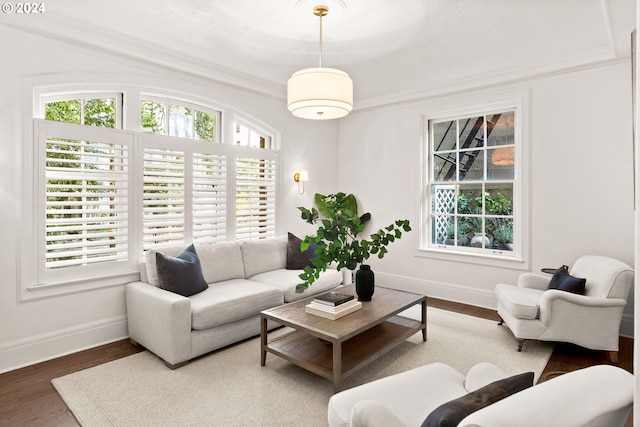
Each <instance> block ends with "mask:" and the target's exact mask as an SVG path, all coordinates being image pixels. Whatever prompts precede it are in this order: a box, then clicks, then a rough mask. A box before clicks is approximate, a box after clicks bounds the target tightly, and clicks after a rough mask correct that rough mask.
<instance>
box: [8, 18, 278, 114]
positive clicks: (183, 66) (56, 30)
mask: <svg viewBox="0 0 640 427" xmlns="http://www.w3.org/2000/svg"><path fill="white" fill-rule="evenodd" d="M0 26H6V27H9V28H12V29H15V30H19V31H24V32H27V33H30V34H33V35H36V36H40V37H44V38H47V39H53V40H56V41H59V42H62V43H65V44H68V45H72V46H74V47H77V48H81V49H84V50H90V51H91V52H92V53H96V49H97V50H98V51H99V52H100V53H105V54H108V55H117V56H119V57H121V58H122V57H124V58H127V59H130V60H133V61H135V62H138V63H140V64H146V65H153V66H160V67H162V68H164V69H167V70H171V71H178V72H182V73H186V74H188V75H190V76H194V77H199V78H204V79H206V80H210V81H212V82H217V83H222V84H224V85H228V86H231V87H233V88H236V89H239V90H242V91H248V92H250V93H253V94H255V95H259V96H262V97H266V98H270V99H274V100H278V101H282V102H284V101H285V99H286V87H285V84H284V83H282V84H280V83H276V82H273V81H270V80H266V79H262V78H260V77H256V76H253V75H250V74H247V73H243V72H240V71H238V70H234V69H231V68H228V67H225V66H223V65H220V64H216V63H213V62H211V61H208V60H206V59H203V58H201V57H196V56H193V55H189V54H185V53H182V52H178V51H175V50H172V49H168V48H163V47H160V46H158V45H155V44H152V43H147V42H145V41H142V40H140V39H136V38H131V37H125V36H122V35H120V34H117V33H110V32H106V31H104V30H101V29H99V28H96V27H94V26H91V25H87V24H86V23H83V22H81V21H78V20H75V19H71V18H68V17H66V16H64V15H62V14H59V13H56V12H54V11H51V12H49V11H47V20H46V21H40V20H31V21H27V20H21V21H19V22H18V21H16V22H9V21H3V22H0ZM69 28H74V31H73V32H72V33H70V32H69ZM78 35H81V37H80V36H78Z"/></svg>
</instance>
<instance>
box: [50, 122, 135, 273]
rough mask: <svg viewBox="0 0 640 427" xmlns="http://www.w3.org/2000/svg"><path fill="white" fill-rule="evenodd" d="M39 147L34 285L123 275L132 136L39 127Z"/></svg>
mask: <svg viewBox="0 0 640 427" xmlns="http://www.w3.org/2000/svg"><path fill="white" fill-rule="evenodd" d="M38 144H39V145H40V148H39V151H40V153H41V154H40V156H41V157H40V159H41V160H40V161H41V162H43V167H42V170H43V171H44V179H43V181H44V182H43V184H44V185H43V186H42V187H40V189H41V190H40V191H42V192H43V193H44V194H43V196H42V197H41V198H40V200H41V201H42V202H41V203H43V206H42V205H41V206H42V209H43V213H44V215H42V216H40V218H41V221H43V227H44V236H42V237H43V241H40V245H39V247H40V248H41V249H40V256H41V257H43V261H44V262H42V263H41V264H40V268H39V279H38V283H39V284H46V283H55V282H58V281H61V280H68V279H69V277H72V278H73V279H74V280H79V279H81V278H83V277H85V275H86V276H90V275H91V274H94V273H95V272H102V271H110V272H112V273H117V272H119V271H128V270H129V269H130V267H131V266H130V263H129V262H128V260H129V249H130V242H129V238H128V235H129V203H130V188H129V186H130V181H129V161H130V153H131V146H132V137H131V135H129V134H126V133H123V132H120V131H116V130H111V129H104V128H97V127H87V126H77V125H73V124H68V123H55V122H43V123H41V124H40V125H39V130H38Z"/></svg>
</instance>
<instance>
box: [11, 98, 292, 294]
mask: <svg viewBox="0 0 640 427" xmlns="http://www.w3.org/2000/svg"><path fill="white" fill-rule="evenodd" d="M127 94H131V90H130V88H129V89H128V90H127V91H124V90H123V91H116V92H108V93H107V92H98V91H94V92H91V91H82V92H76V93H56V94H47V93H42V94H41V96H40V98H39V102H40V104H39V105H38V106H37V107H38V108H36V109H35V111H40V114H37V113H36V116H39V117H36V118H35V127H34V129H35V132H34V149H33V153H34V164H33V171H34V172H35V173H34V174H33V176H34V177H35V178H31V181H33V182H34V186H33V188H34V192H33V198H34V202H35V205H36V206H38V207H39V209H36V211H35V212H34V214H33V222H34V230H37V231H36V232H35V233H34V235H33V238H34V240H35V241H34V242H30V243H29V244H27V245H25V247H33V248H34V249H35V250H36V252H37V257H33V258H32V259H31V260H30V261H27V263H29V262H31V263H32V265H31V267H32V268H31V271H33V272H34V273H33V274H30V276H31V277H30V280H28V285H27V288H28V289H29V290H34V289H39V288H44V287H50V286H49V285H60V284H65V285H67V284H69V283H71V282H73V283H76V284H78V286H76V287H75V288H77V289H83V288H84V286H85V285H87V286H90V287H95V286H100V283H102V284H103V285H107V284H114V283H118V282H119V283H126V282H127V281H129V280H133V279H132V277H133V276H134V275H136V274H137V264H138V260H139V259H140V255H141V254H142V252H143V251H144V250H146V249H150V248H154V247H162V246H164V245H170V244H171V245H173V244H184V245H185V247H186V246H187V245H188V244H190V243H193V242H217V241H226V240H241V239H256V238H265V237H272V236H274V235H275V229H276V227H275V224H276V196H277V191H278V188H277V183H278V180H277V179H276V178H277V176H278V167H279V152H278V150H275V149H274V147H275V146H276V145H277V144H275V138H276V136H275V135H276V132H273V131H268V130H264V128H265V126H263V125H258V124H254V123H252V122H250V121H247V120H246V119H239V118H235V117H233V118H232V119H231V122H230V123H229V124H228V127H229V128H230V129H231V128H232V129H234V132H228V134H229V135H228V138H227V139H226V140H225V139H224V138H223V137H222V135H223V133H224V132H223V131H222V129H224V127H225V123H224V122H223V112H222V111H221V110H220V109H216V108H212V107H210V106H207V105H205V104H204V103H199V102H193V101H185V100H176V99H173V98H170V97H166V98H165V97H161V96H158V95H153V96H151V95H149V96H147V95H145V94H144V93H143V92H138V93H135V94H134V96H130V97H127ZM131 109H134V110H133V111H135V110H139V112H140V114H139V115H136V116H137V117H139V120H137V121H136V120H131V123H128V124H125V123H126V120H124V119H123V112H124V111H132V110H131ZM130 117H131V116H130ZM35 264H37V265H35ZM25 268H26V269H27V270H29V267H28V266H26V267H25ZM89 283H90V284H89ZM67 288H68V286H67ZM23 296H25V292H23Z"/></svg>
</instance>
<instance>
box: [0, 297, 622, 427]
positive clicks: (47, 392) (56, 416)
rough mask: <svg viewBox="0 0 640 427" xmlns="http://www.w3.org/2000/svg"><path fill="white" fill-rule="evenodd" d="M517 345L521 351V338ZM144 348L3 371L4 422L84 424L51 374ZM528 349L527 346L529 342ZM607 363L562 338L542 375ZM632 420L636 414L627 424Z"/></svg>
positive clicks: (123, 345)
mask: <svg viewBox="0 0 640 427" xmlns="http://www.w3.org/2000/svg"><path fill="white" fill-rule="evenodd" d="M428 305H429V306H430V307H437V308H442V309H446V310H451V311H455V312H458V313H463V314H468V315H472V316H477V317H482V318H485V319H491V320H495V321H496V322H497V321H498V320H499V317H498V314H497V313H496V312H495V311H493V310H489V309H485V308H480V307H472V306H468V305H465V304H458V303H452V302H448V301H442V300H437V299H435V298H430V299H429V301H428ZM496 327H497V326H496ZM513 346H514V351H515V348H516V342H515V340H514V343H513ZM142 350H143V349H142V347H136V346H134V345H132V344H131V343H130V342H129V340H122V341H118V342H115V343H112V344H107V345H103V346H100V347H96V348H93V349H90V350H85V351H82V352H79V353H75V354H72V355H69V356H64V357H61V358H58V359H55V360H51V361H48V362H43V363H39V364H37V365H33V366H29V367H26V368H22V369H17V370H15V371H11V372H8V373H5V374H2V375H0V427H27V426H28V427H50V426H54V427H67V426H74V427H75V426H78V423H77V421H76V420H75V418H74V417H73V414H71V412H70V411H69V409H67V407H66V405H65V404H64V402H63V401H62V399H60V396H59V395H58V393H57V392H56V391H55V389H54V388H53V386H52V385H51V380H52V379H53V378H57V377H60V376H63V375H66V374H69V373H72V372H76V371H80V370H83V369H86V368H90V367H92V366H96V365H100V364H102V363H106V362H109V361H111V360H115V359H119V358H121V357H126V356H129V355H131V354H134V353H138V352H140V351H142ZM523 351H526V344H525V348H524V350H523ZM606 363H609V360H608V355H607V353H606V352H597V351H590V350H586V349H583V348H580V347H577V346H572V345H568V344H556V346H555V349H554V352H553V355H552V356H551V358H550V360H549V363H548V364H547V366H546V368H545V370H544V372H543V374H542V377H543V378H544V377H545V375H547V376H553V375H556V373H557V372H569V371H572V370H575V369H580V368H583V367H586V366H590V365H596V364H606ZM619 366H620V367H622V368H624V369H626V370H628V371H629V372H633V370H632V367H633V340H632V339H630V338H621V340H620V353H619ZM632 425H633V417H632V415H631V416H630V417H629V419H628V420H627V423H626V424H625V426H626V427H631V426H632Z"/></svg>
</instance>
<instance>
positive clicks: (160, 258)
mask: <svg viewBox="0 0 640 427" xmlns="http://www.w3.org/2000/svg"><path fill="white" fill-rule="evenodd" d="M156 270H157V271H158V281H159V282H160V287H161V288H162V289H165V290H167V291H170V292H173V293H176V294H180V295H182V296H185V297H190V296H191V295H195V294H197V293H198V292H202V291H204V290H205V289H207V288H208V287H209V286H208V285H207V282H205V280H204V277H203V276H202V266H201V265H200V259H199V258H198V254H197V253H196V249H195V248H194V247H193V245H190V246H189V247H188V248H187V249H185V250H184V251H182V253H181V254H180V255H178V256H177V257H175V258H174V257H171V256H167V255H164V254H161V253H160V252H156Z"/></svg>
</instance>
